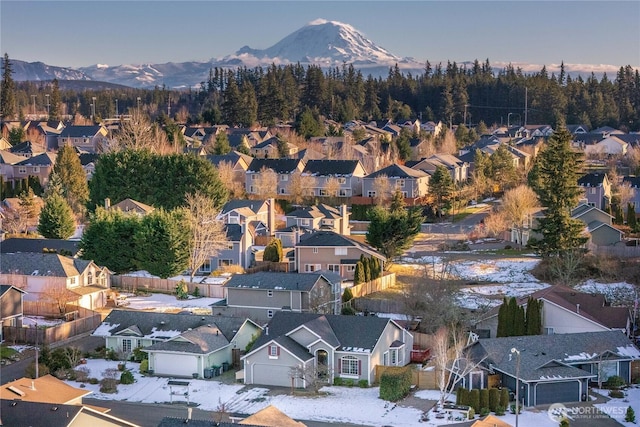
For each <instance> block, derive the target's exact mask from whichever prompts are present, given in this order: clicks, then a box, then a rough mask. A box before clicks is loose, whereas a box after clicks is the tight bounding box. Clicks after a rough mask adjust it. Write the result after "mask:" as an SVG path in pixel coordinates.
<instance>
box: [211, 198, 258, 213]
mask: <svg viewBox="0 0 640 427" xmlns="http://www.w3.org/2000/svg"><path fill="white" fill-rule="evenodd" d="M265 203H266V201H265V200H240V199H235V200H229V201H228V202H227V203H225V205H224V206H223V207H222V210H221V212H220V213H221V214H222V215H224V214H226V213H228V212H231V211H232V210H235V209H240V208H249V209H251V210H252V211H253V213H258V211H259V210H260V209H261V208H262V206H263V205H264V204H265Z"/></svg>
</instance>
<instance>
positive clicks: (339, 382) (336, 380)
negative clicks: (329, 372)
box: [333, 377, 344, 386]
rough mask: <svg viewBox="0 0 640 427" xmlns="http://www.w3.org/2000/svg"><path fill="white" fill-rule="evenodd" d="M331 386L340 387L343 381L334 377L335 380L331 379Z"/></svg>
mask: <svg viewBox="0 0 640 427" xmlns="http://www.w3.org/2000/svg"><path fill="white" fill-rule="evenodd" d="M333 385H335V386H341V385H344V381H343V380H342V378H340V377H335V378H334V379H333Z"/></svg>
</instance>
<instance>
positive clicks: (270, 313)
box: [267, 310, 273, 319]
mask: <svg viewBox="0 0 640 427" xmlns="http://www.w3.org/2000/svg"><path fill="white" fill-rule="evenodd" d="M267 317H268V318H269V319H271V318H272V317H273V310H267Z"/></svg>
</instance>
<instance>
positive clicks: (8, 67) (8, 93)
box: [0, 53, 16, 120]
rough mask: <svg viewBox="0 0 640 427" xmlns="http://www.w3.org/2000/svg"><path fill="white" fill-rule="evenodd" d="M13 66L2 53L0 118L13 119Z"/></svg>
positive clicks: (14, 95)
mask: <svg viewBox="0 0 640 427" xmlns="http://www.w3.org/2000/svg"><path fill="white" fill-rule="evenodd" d="M12 74H13V66H12V64H11V60H10V59H9V55H8V54H7V53H5V54H4V59H3V61H2V85H1V86H0V118H1V119H3V120H13V119H14V118H15V115H16V92H15V90H16V88H15V82H14V81H13V76H12Z"/></svg>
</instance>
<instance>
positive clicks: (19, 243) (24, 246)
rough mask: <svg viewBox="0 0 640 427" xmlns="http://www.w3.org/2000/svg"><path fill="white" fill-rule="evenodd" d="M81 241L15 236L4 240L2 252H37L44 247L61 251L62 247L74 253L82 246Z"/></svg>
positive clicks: (0, 249)
mask: <svg viewBox="0 0 640 427" xmlns="http://www.w3.org/2000/svg"><path fill="white" fill-rule="evenodd" d="M79 243H80V242H79V241H74V240H62V239H22V238H19V237H14V238H11V239H7V240H4V241H2V244H1V245H0V252H1V253H3V254H6V253H15V252H35V253H42V252H44V249H49V250H51V249H55V250H56V251H58V252H59V251H60V250H61V249H63V250H65V251H69V252H70V253H71V254H72V255H75V254H77V253H78V251H79V250H80V248H79V247H78V245H79Z"/></svg>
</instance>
